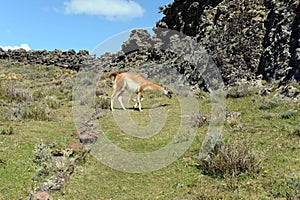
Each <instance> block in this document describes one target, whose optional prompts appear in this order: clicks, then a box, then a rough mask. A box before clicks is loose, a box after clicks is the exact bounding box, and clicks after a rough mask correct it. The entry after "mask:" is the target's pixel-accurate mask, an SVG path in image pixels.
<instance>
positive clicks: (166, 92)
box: [165, 90, 172, 99]
mask: <svg viewBox="0 0 300 200" xmlns="http://www.w3.org/2000/svg"><path fill="white" fill-rule="evenodd" d="M165 95H166V96H167V97H168V98H169V99H171V98H172V92H171V91H167V90H165Z"/></svg>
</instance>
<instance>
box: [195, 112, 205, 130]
mask: <svg viewBox="0 0 300 200" xmlns="http://www.w3.org/2000/svg"><path fill="white" fill-rule="evenodd" d="M207 121H208V116H207V115H203V114H199V113H198V114H194V115H193V116H192V117H191V123H192V126H194V127H202V126H204V125H205V124H207V123H208V122H207Z"/></svg>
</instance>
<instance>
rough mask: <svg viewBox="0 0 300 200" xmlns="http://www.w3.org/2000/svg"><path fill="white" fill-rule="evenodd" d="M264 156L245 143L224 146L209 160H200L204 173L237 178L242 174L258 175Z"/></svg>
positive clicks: (212, 154) (213, 153)
mask: <svg viewBox="0 0 300 200" xmlns="http://www.w3.org/2000/svg"><path fill="white" fill-rule="evenodd" d="M261 164H262V156H261V155H259V154H258V153H257V152H256V151H254V150H253V149H251V147H250V145H249V144H248V143H247V142H245V141H242V142H233V143H229V144H223V145H222V146H221V147H220V148H218V149H216V150H215V152H212V153H211V155H210V158H209V159H207V160H200V166H201V167H202V168H203V169H204V172H205V173H206V174H208V175H210V176H213V177H223V178H226V177H236V176H238V175H240V174H242V173H258V172H259V171H260V169H261Z"/></svg>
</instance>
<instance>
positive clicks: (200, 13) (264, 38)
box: [157, 0, 300, 84]
mask: <svg viewBox="0 0 300 200" xmlns="http://www.w3.org/2000/svg"><path fill="white" fill-rule="evenodd" d="M161 11H162V12H163V13H164V14H165V16H164V17H163V18H162V19H161V20H160V21H158V22H157V27H162V28H168V29H172V30H177V31H180V32H182V33H184V34H186V35H189V36H193V37H195V38H196V39H197V40H198V41H199V42H200V43H201V44H202V45H203V46H204V47H205V48H206V49H207V50H208V52H209V53H210V54H211V55H212V57H213V58H214V60H215V62H216V63H217V65H218V67H219V69H220V70H221V72H222V77H223V79H224V81H225V83H227V84H231V83H234V82H235V81H237V80H238V79H241V78H243V79H247V80H251V79H256V78H257V76H259V75H261V76H262V77H263V78H264V79H265V80H267V81H270V82H272V81H274V80H276V81H281V83H288V82H300V5H299V0H215V1H214V0H175V1H174V2H173V3H172V4H170V5H167V6H165V7H164V8H161Z"/></svg>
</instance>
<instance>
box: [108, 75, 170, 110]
mask: <svg viewBox="0 0 300 200" xmlns="http://www.w3.org/2000/svg"><path fill="white" fill-rule="evenodd" d="M109 78H110V79H114V80H113V81H114V86H113V87H114V91H113V94H112V96H111V110H112V111H113V110H114V100H115V99H116V98H117V99H118V101H119V102H120V104H121V106H122V108H123V110H126V108H125V106H124V104H123V102H122V96H123V94H124V92H125V91H127V92H137V103H136V106H137V105H138V106H139V110H140V111H141V110H142V104H141V102H142V100H143V95H142V93H143V91H144V90H159V91H162V92H163V93H164V94H165V95H166V96H167V97H168V98H169V99H170V98H171V97H172V95H171V92H169V91H167V90H166V89H165V88H164V87H162V86H161V85H158V84H156V83H152V82H151V81H149V80H147V79H146V78H145V77H143V76H142V75H140V74H137V73H133V72H123V73H120V74H118V73H116V72H111V73H110V74H109Z"/></svg>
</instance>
